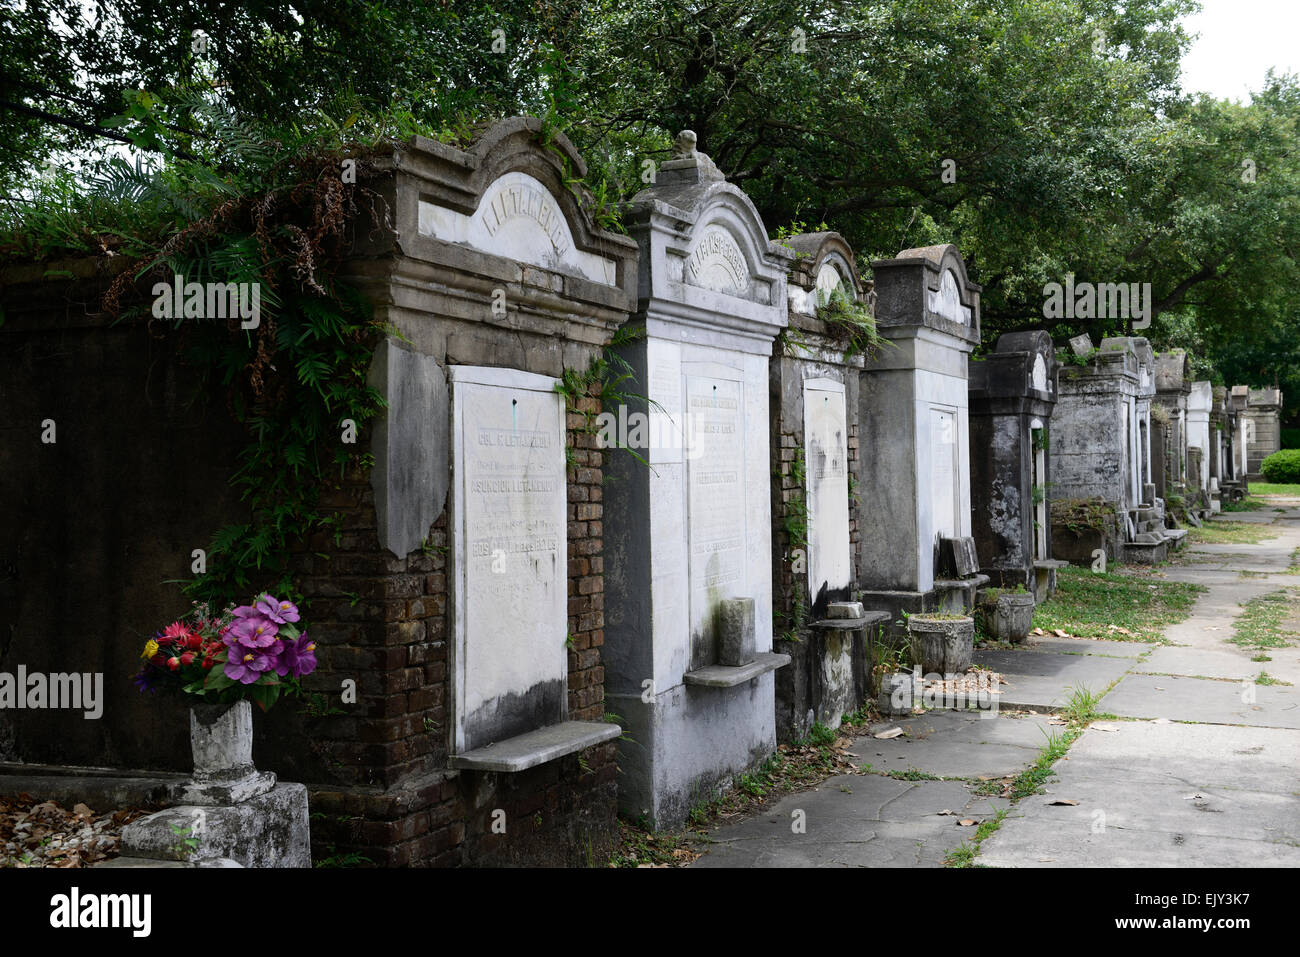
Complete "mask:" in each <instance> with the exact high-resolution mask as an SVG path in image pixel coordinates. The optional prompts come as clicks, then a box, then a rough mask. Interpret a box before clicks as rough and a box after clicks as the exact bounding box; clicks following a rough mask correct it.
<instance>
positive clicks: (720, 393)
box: [683, 370, 746, 668]
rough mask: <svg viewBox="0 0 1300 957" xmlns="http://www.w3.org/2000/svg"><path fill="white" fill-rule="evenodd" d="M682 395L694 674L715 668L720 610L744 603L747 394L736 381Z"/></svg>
mask: <svg viewBox="0 0 1300 957" xmlns="http://www.w3.org/2000/svg"><path fill="white" fill-rule="evenodd" d="M728 371H729V370H728ZM736 375H737V376H739V373H736ZM683 394H684V395H685V398H686V413H687V416H688V417H689V419H690V423H691V425H690V429H689V431H688V441H689V442H690V443H691V445H690V449H689V451H688V454H687V471H686V482H687V514H686V521H687V540H688V542H689V543H690V548H689V553H688V559H687V560H688V562H689V564H690V569H689V571H690V590H691V594H690V609H691V667H692V668H701V667H703V666H705V665H709V664H714V663H715V662H716V659H715V656H714V652H715V645H716V633H715V632H716V629H715V622H714V615H715V612H716V609H717V608H718V603H719V602H720V601H722V599H724V598H733V597H746V580H745V557H746V553H745V481H744V476H745V440H744V433H743V432H742V429H743V427H744V389H743V387H742V384H741V382H740V381H739V380H738V379H729V378H717V377H715V376H709V375H691V374H687V375H686V376H685V386H684V389H683Z"/></svg>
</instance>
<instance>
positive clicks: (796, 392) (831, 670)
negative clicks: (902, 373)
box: [770, 233, 888, 741]
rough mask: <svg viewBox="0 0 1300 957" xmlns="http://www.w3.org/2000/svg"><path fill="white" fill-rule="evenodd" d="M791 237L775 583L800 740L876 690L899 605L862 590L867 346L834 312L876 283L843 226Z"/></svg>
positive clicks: (785, 688) (785, 704)
mask: <svg viewBox="0 0 1300 957" xmlns="http://www.w3.org/2000/svg"><path fill="white" fill-rule="evenodd" d="M782 244H783V245H784V246H785V247H786V248H788V249H790V250H791V251H793V252H794V254H795V261H794V264H793V267H792V268H791V270H790V274H789V277H788V280H787V293H788V296H787V299H788V302H789V328H788V329H787V330H786V332H785V333H784V334H783V335H782V336H781V337H780V338H778V339H777V340H776V348H775V350H774V352H773V354H772V364H771V390H770V402H771V414H772V436H771V453H772V461H771V469H772V475H773V476H774V478H773V484H772V536H773V539H772V540H773V544H774V547H773V550H772V589H773V604H774V609H775V621H774V629H775V632H776V635H777V639H776V641H775V643H774V647H775V648H776V649H777V650H779V651H780V652H782V653H785V654H788V655H790V657H791V664H790V666H789V667H787V668H782V669H780V670H779V671H777V673H776V730H777V737H778V738H779V739H780V740H782V741H790V740H796V739H799V738H803V737H806V736H807V735H808V733H809V731H810V730H811V728H812V725H813V723H815V722H816V723H821V724H823V725H825V726H827V727H830V728H837V727H839V725H840V719H841V718H842V717H843V715H844V714H845V713H846V712H850V711H854V710H856V709H857V708H859V707H860V706H861V705H862V704H863V703H865V702H866V700H867V699H868V698H869V697H870V696H871V689H870V688H869V682H870V678H871V650H872V646H873V643H874V641H875V639H876V637H878V632H879V630H880V628H881V625H882V623H883V622H884V621H886V620H887V619H888V615H887V614H886V613H884V612H879V611H877V612H865V611H863V610H862V608H861V606H860V605H859V604H858V603H856V602H852V601H851V599H852V598H853V592H854V590H855V589H856V587H857V575H856V573H855V562H854V557H855V546H856V545H857V542H858V530H857V522H858V518H857V515H858V510H859V508H861V499H860V498H859V497H858V496H857V495H856V494H855V493H856V489H854V488H852V486H851V484H850V480H852V481H853V482H854V483H856V481H857V471H858V461H859V450H858V437H857V422H858V385H859V370H861V369H862V366H863V355H862V353H861V351H860V350H858V349H856V348H855V347H854V346H853V345H852V344H851V343H850V342H849V341H848V336H847V334H846V333H845V331H844V330H845V327H844V326H843V325H840V324H837V322H836V321H835V319H834V316H835V315H836V310H842V309H844V308H856V309H859V310H861V311H862V313H863V314H866V315H869V310H870V308H871V307H870V299H869V295H868V293H869V289H868V290H864V288H863V284H862V282H861V280H859V278H858V275H857V270H856V268H855V265H854V257H853V251H852V249H850V248H849V246H848V244H847V243H846V242H845V241H844V239H843V237H841V236H840V235H839V234H838V233H808V234H802V235H797V236H791V237H788V238H786V239H785V240H783V241H782ZM832 299H834V301H832ZM848 304H852V305H851V306H850V305H848ZM819 317H820V318H819Z"/></svg>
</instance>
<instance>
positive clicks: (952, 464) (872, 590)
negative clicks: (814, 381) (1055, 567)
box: [858, 245, 987, 617]
mask: <svg viewBox="0 0 1300 957" xmlns="http://www.w3.org/2000/svg"><path fill="white" fill-rule="evenodd" d="M872 269H873V270H874V276H875V283H876V286H875V291H876V293H877V295H878V297H879V298H878V300H877V306H876V317H877V324H878V328H879V331H880V333H881V335H883V336H884V337H885V338H886V339H887V340H889V343H890V345H889V346H887V347H886V348H884V349H882V350H880V353H879V354H878V355H877V356H875V357H873V358H872V359H870V360H868V362H867V364H866V366H865V368H864V370H863V373H862V385H861V396H860V419H859V422H860V428H861V435H860V440H861V442H862V444H863V446H864V448H869V449H870V450H871V454H870V455H864V456H863V460H862V482H861V486H860V487H861V495H862V497H863V500H864V501H865V502H868V503H870V505H869V507H867V508H864V509H863V512H862V542H861V545H860V547H859V550H858V556H859V558H858V568H859V574H860V576H861V580H862V585H863V587H864V589H865V591H864V592H863V593H862V597H863V602H864V603H866V604H867V606H868V607H871V608H876V609H879V610H883V611H889V612H890V614H891V615H893V616H895V617H897V615H898V613H899V612H900V611H902V610H908V611H934V610H936V609H938V608H940V607H952V608H953V609H955V608H957V607H959V606H960V607H964V608H966V609H969V608H971V607H972V606H973V602H974V590H975V587H977V585H978V584H979V583H980V581H981V580H987V577H986V576H978V575H977V572H978V569H977V568H971V567H968V566H966V567H963V568H959V569H957V570H956V571H955V572H954V571H952V570H949V571H947V572H945V573H944V574H943V575H939V574H937V572H938V569H939V564H940V547H941V543H942V542H943V541H945V540H946V541H948V542H952V541H953V540H955V539H963V538H964V539H969V536H970V534H971V499H970V495H971V485H970V434H969V422H968V408H969V398H968V394H967V376H968V369H967V360H968V357H969V355H970V353H971V351H972V350H973V349H974V347H975V345H976V344H977V343H978V342H979V335H980V333H979V319H980V313H979V294H980V287H979V286H977V285H976V284H974V283H972V282H971V281H970V280H969V278H968V277H967V274H966V264H965V263H964V262H963V261H962V258H961V254H960V253H959V252H958V251H957V248H956V247H955V246H952V245H944V246H928V247H925V248H923V249H907V250H904V251H902V252H901V253H899V254H898V256H897V257H896V258H894V259H886V260H882V261H878V262H874V263H872ZM971 544H973V543H971ZM970 552H971V553H972V557H973V552H974V549H973V547H972V548H970ZM963 565H965V563H963ZM945 576H947V577H945ZM952 576H956V577H952ZM936 582H938V583H939V587H938V588H936Z"/></svg>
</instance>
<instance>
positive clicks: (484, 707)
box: [449, 366, 568, 752]
mask: <svg viewBox="0 0 1300 957" xmlns="http://www.w3.org/2000/svg"><path fill="white" fill-rule="evenodd" d="M449 372H450V378H451V381H452V429H453V447H454V457H453V506H454V508H453V529H452V568H453V575H454V582H455V584H454V589H453V595H454V607H453V610H452V615H453V619H454V623H455V644H454V649H453V667H454V670H455V695H456V707H455V725H454V741H453V746H454V749H455V751H457V752H462V751H468V750H472V749H474V748H477V747H481V746H483V745H486V744H489V743H491V742H493V741H500V740H502V739H504V738H509V737H513V736H515V735H518V734H523V733H525V732H527V731H532V730H534V729H536V728H538V727H542V726H544V725H548V724H555V723H557V722H559V721H562V720H564V716H565V711H566V699H567V671H568V660H567V652H566V648H565V644H564V641H565V636H566V634H567V630H568V607H567V604H568V593H567V587H568V586H567V538H566V536H567V525H566V520H565V501H566V496H567V492H566V486H565V475H564V463H565V459H564V446H565V434H564V421H565V414H564V413H565V410H564V398H563V397H562V396H561V395H559V394H558V393H556V392H555V384H556V381H557V380H555V379H552V378H550V377H548V376H540V375H534V374H532V373H527V372H517V371H515V370H513V369H491V368H481V367H469V366H452V367H450V370H449Z"/></svg>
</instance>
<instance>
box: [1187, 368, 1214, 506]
mask: <svg viewBox="0 0 1300 957" xmlns="http://www.w3.org/2000/svg"><path fill="white" fill-rule="evenodd" d="M1213 404H1214V393H1213V386H1212V385H1211V384H1210V383H1209V382H1205V381H1201V382H1193V383H1192V386H1191V391H1189V392H1188V394H1187V457H1188V466H1187V486H1188V490H1187V491H1188V498H1189V499H1195V500H1196V504H1197V505H1199V506H1200V507H1201V508H1206V509H1208V508H1209V507H1210V412H1211V410H1212V408H1213ZM1193 459H1194V460H1195V463H1194V464H1195V466H1196V467H1195V468H1193V467H1192V465H1193Z"/></svg>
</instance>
